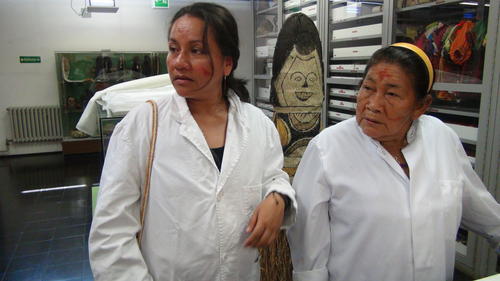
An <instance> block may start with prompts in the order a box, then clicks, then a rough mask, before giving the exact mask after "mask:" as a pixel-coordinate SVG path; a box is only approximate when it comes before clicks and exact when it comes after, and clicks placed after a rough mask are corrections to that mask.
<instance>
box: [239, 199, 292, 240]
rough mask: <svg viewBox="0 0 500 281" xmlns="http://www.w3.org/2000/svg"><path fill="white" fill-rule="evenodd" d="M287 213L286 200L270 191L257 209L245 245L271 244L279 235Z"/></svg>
mask: <svg viewBox="0 0 500 281" xmlns="http://www.w3.org/2000/svg"><path fill="white" fill-rule="evenodd" d="M284 213H285V200H283V197H281V195H280V194H278V193H276V192H272V193H270V194H269V195H268V196H267V197H266V198H265V199H264V200H262V202H260V204H259V206H257V208H256V209H255V211H254V212H253V214H252V217H251V218H250V222H249V223H248V227H247V229H246V231H247V232H248V233H251V234H250V236H249V237H248V238H247V240H245V243H244V246H245V247H266V246H269V245H270V244H271V243H272V242H273V241H274V239H276V237H277V236H278V233H279V231H280V227H281V224H282V223H283V216H284Z"/></svg>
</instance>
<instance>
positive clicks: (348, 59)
mask: <svg viewBox="0 0 500 281" xmlns="http://www.w3.org/2000/svg"><path fill="white" fill-rule="evenodd" d="M312 2H315V4H316V5H317V7H316V15H315V17H316V21H317V26H318V28H319V32H320V38H321V40H322V43H323V60H324V67H325V77H324V78H325V79H324V81H325V103H324V112H323V116H322V118H323V124H326V126H329V125H332V124H336V123H338V122H340V121H342V120H345V119H347V118H350V117H352V116H354V115H355V109H354V107H355V103H356V94H357V89H358V85H359V82H360V81H361V76H362V74H363V72H364V67H365V65H366V61H367V60H368V59H369V57H370V56H371V54H372V53H373V52H374V51H375V50H376V49H378V48H380V47H382V46H387V45H389V44H391V43H395V42H400V41H409V42H412V43H414V41H415V40H418V39H420V40H424V38H423V37H420V38H419V36H420V35H421V34H422V30H425V27H426V26H427V25H429V24H431V23H432V22H435V21H441V22H442V23H443V24H444V25H448V26H451V25H456V24H458V23H460V22H461V21H462V20H467V19H468V20H471V21H472V22H473V23H474V26H476V27H477V25H476V24H477V23H478V22H479V21H482V24H483V27H482V30H480V31H481V32H484V35H485V37H486V38H487V40H485V41H483V43H484V45H483V46H482V47H481V48H479V47H478V48H476V49H475V50H474V52H473V58H472V59H471V60H470V61H466V62H465V63H464V64H466V65H467V66H466V67H456V66H453V65H452V64H451V65H450V64H448V65H447V66H448V68H446V61H442V60H441V58H440V57H439V56H433V55H432V54H431V53H430V55H431V60H433V62H434V68H435V69H436V70H437V71H436V76H437V80H436V83H435V85H434V87H433V91H432V94H433V95H434V103H433V105H432V107H431V109H430V110H429V112H428V113H427V114H430V115H434V116H436V117H438V118H440V119H442V120H443V121H444V122H446V123H448V124H449V126H450V127H451V128H453V129H454V130H455V131H456V132H457V134H458V135H459V136H460V138H461V140H462V143H463V145H464V148H465V150H466V151H467V153H468V155H469V158H470V160H471V163H472V164H473V165H474V168H475V170H476V172H477V173H478V174H479V176H480V177H481V178H482V180H483V182H484V183H485V184H486V186H487V187H488V188H489V190H490V192H491V193H492V194H493V195H494V196H495V197H496V198H497V201H499V200H500V188H499V187H498V185H499V183H500V75H499V73H500V1H496V0H494V1H491V0H475V1H463V0H371V1H361V0H321V1H319V0H318V1H310V0H306V1H305V0H302V1H300V0H288V1H281V0H277V3H276V5H277V10H276V11H275V13H276V14H277V15H276V16H277V18H278V22H279V24H280V25H279V26H281V23H282V20H284V19H285V18H286V17H287V16H289V15H291V14H293V13H295V12H304V13H305V14H307V13H312V12H311V11H312V10H314V9H313V8H307V7H308V6H309V5H312V4H311V3H312ZM262 3H269V1H254V8H255V9H254V15H255V21H256V22H258V21H259V19H258V18H259V16H261V14H263V13H264V12H265V11H262V10H257V9H256V8H257V6H258V5H262ZM271 9H274V8H271ZM313 20H314V18H313ZM256 26H257V25H256ZM475 32H477V30H476V31H475ZM431 33H432V32H431ZM276 35H277V34H276ZM255 38H256V39H255V40H256V41H255V43H256V44H255V45H256V47H257V46H262V45H263V43H262V39H261V38H260V37H259V36H258V35H256V37H255ZM266 43H271V44H269V45H272V43H273V42H272V41H271V42H269V41H268V42H266ZM431 43H432V42H431ZM417 44H421V42H418V41H417ZM271 47H272V46H271ZM437 49H439V50H441V49H440V47H439V46H438V47H437ZM427 51H429V50H428V49H427ZM440 60H441V64H440ZM263 65H264V63H263V62H261V61H259V58H258V56H256V57H255V68H254V74H255V75H254V81H253V82H254V89H255V92H254V93H253V94H254V95H253V97H252V100H253V102H255V101H258V102H259V104H258V105H260V106H261V107H266V106H263V104H262V103H263V102H267V103H268V101H269V100H268V98H267V100H266V99H264V98H263V97H264V96H265V95H267V97H268V92H266V89H268V88H269V82H270V79H271V73H270V72H268V73H265V75H262V74H263V72H259V71H261V70H262V69H264V68H265V67H263ZM443 65H445V67H444V69H443V67H442V66H443ZM264 78H265V79H268V80H265V81H266V82H265V83H263V80H264ZM259 87H260V89H261V91H260V92H259V91H258V90H259ZM267 108H268V111H267V113H268V114H270V115H271V114H272V112H270V111H269V110H271V109H272V107H269V105H267ZM457 238H458V239H457V260H456V267H457V268H458V269H459V270H461V271H463V272H465V273H467V274H468V275H471V276H473V277H475V278H479V277H482V276H487V275H491V274H494V273H495V272H499V273H500V259H498V256H497V254H496V253H495V252H494V251H493V250H492V249H491V248H490V247H489V245H488V243H487V242H486V240H485V239H483V238H480V237H478V236H477V235H475V234H474V233H470V232H468V231H466V230H460V232H459V234H458V237H457Z"/></svg>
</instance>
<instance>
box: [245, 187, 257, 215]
mask: <svg viewBox="0 0 500 281" xmlns="http://www.w3.org/2000/svg"><path fill="white" fill-rule="evenodd" d="M242 195H243V202H245V206H243V210H244V212H245V213H246V215H247V216H248V217H250V216H251V215H252V214H253V212H254V210H255V208H257V206H258V205H259V204H260V201H261V200H262V185H261V184H258V185H251V186H246V187H245V188H244V192H242Z"/></svg>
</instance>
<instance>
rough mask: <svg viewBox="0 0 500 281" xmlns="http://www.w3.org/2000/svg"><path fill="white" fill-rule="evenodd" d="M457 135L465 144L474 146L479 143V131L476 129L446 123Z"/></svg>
mask: <svg viewBox="0 0 500 281" xmlns="http://www.w3.org/2000/svg"><path fill="white" fill-rule="evenodd" d="M445 124H446V125H448V127H450V128H451V129H453V131H455V133H457V135H458V136H459V137H460V140H461V141H462V142H463V143H468V144H472V145H476V142H477V131H478V129H477V128H475V127H470V126H464V125H457V124H450V123H445Z"/></svg>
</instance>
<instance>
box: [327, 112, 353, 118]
mask: <svg viewBox="0 0 500 281" xmlns="http://www.w3.org/2000/svg"><path fill="white" fill-rule="evenodd" d="M328 117H330V118H333V119H337V120H346V119H349V118H351V117H354V115H351V114H345V113H340V112H335V111H328Z"/></svg>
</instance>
